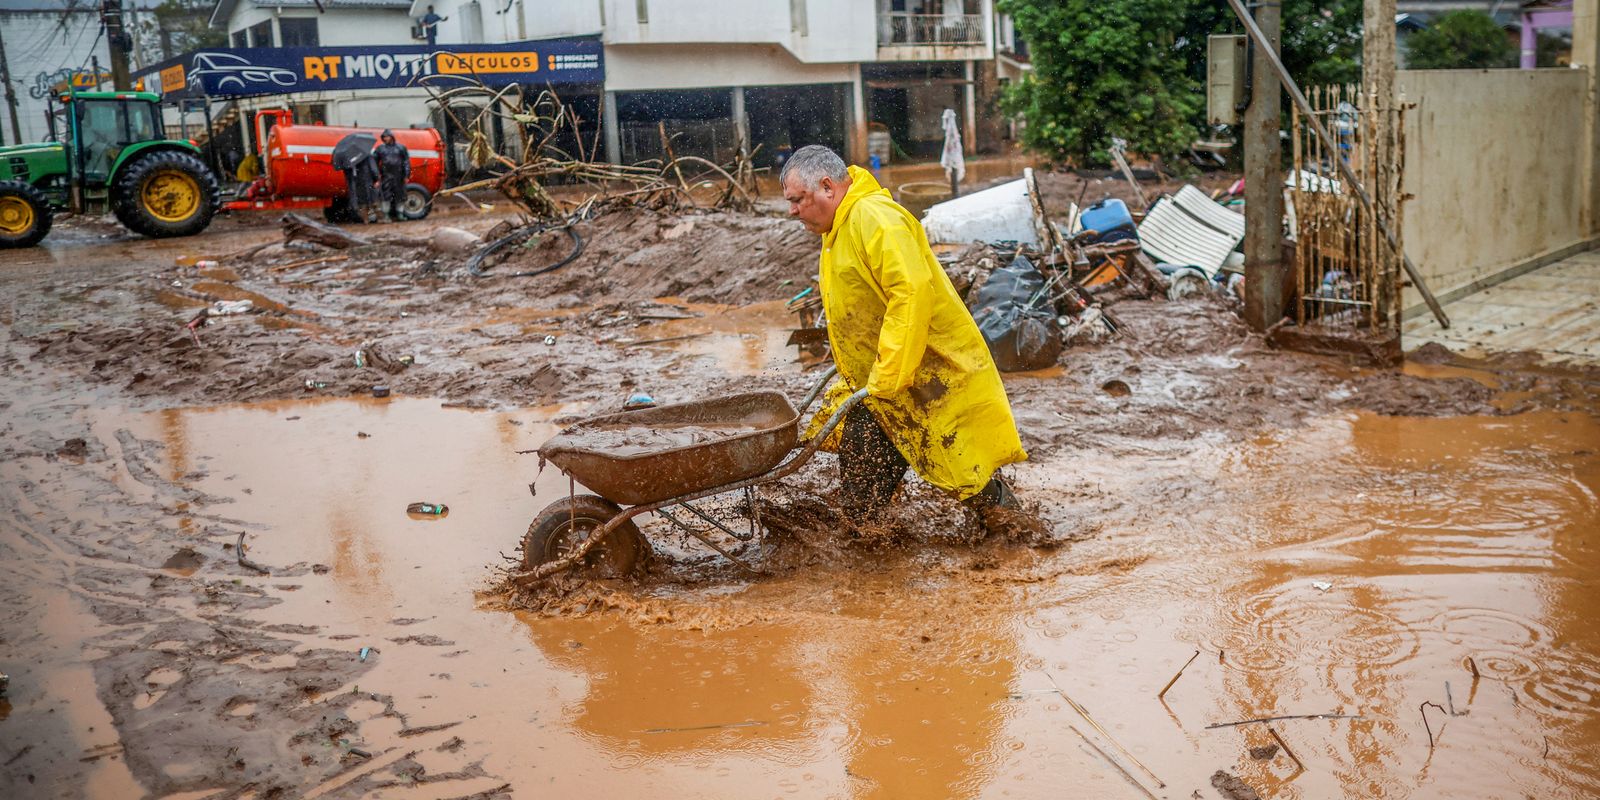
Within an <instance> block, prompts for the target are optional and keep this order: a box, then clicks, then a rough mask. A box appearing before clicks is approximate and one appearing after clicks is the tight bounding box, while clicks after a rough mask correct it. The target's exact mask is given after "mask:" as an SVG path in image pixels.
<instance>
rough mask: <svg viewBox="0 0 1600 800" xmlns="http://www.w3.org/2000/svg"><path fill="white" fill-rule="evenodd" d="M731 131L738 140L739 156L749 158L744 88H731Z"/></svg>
mask: <svg viewBox="0 0 1600 800" xmlns="http://www.w3.org/2000/svg"><path fill="white" fill-rule="evenodd" d="M733 131H734V133H735V134H736V135H737V136H738V138H739V156H740V157H741V158H746V159H748V158H749V157H750V117H749V116H748V115H746V114H745V111H744V87H743V86H735V87H733Z"/></svg>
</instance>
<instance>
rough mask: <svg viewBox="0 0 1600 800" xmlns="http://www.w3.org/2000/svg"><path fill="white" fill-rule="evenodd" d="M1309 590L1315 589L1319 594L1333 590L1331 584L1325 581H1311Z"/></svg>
mask: <svg viewBox="0 0 1600 800" xmlns="http://www.w3.org/2000/svg"><path fill="white" fill-rule="evenodd" d="M1311 588H1313V589H1316V590H1317V591H1319V592H1326V591H1328V590H1329V589H1332V588H1333V584H1331V583H1329V582H1327V581H1312V582H1311Z"/></svg>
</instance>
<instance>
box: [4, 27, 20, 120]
mask: <svg viewBox="0 0 1600 800" xmlns="http://www.w3.org/2000/svg"><path fill="white" fill-rule="evenodd" d="M4 27H5V26H3V25H0V29H3V28H4ZM0 81H3V82H4V83H5V85H6V106H7V107H8V108H10V109H11V143H12V144H22V125H21V124H20V123H18V122H17V89H16V87H15V86H12V85H11V62H9V61H7V60H6V40H5V36H4V31H3V30H0Z"/></svg>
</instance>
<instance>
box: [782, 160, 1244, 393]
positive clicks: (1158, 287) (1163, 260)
mask: <svg viewBox="0 0 1600 800" xmlns="http://www.w3.org/2000/svg"><path fill="white" fill-rule="evenodd" d="M1085 188H1087V185H1085ZM1079 200H1080V201H1081V200H1082V198H1081V197H1080V198H1079ZM1068 212H1069V213H1068V219H1067V221H1066V222H1065V223H1064V224H1062V223H1058V222H1056V221H1054V220H1051V219H1050V218H1049V216H1048V215H1047V214H1046V212H1045V210H1044V206H1043V203H1042V201H1041V192H1040V189H1039V185H1038V182H1037V179H1036V177H1035V175H1034V173H1033V170H1031V169H1029V170H1024V171H1023V176H1022V178H1021V179H1020V180H1015V181H1011V182H1008V183H1003V184H1000V185H998V186H994V187H992V188H989V189H985V190H983V191H979V192H975V193H973V194H970V195H966V196H964V197H960V198H956V199H953V200H949V201H946V202H943V203H939V204H937V205H934V206H932V207H931V208H929V209H928V211H927V213H926V215H925V217H924V219H923V228H924V230H925V231H926V232H927V235H928V240H929V243H930V244H932V245H933V247H934V250H935V252H936V254H937V255H938V257H939V260H940V262H941V264H943V265H944V267H945V272H946V274H948V275H949V276H950V279H951V282H952V283H953V284H954V285H955V287H956V290H957V291H958V292H960V293H961V296H962V298H963V299H964V300H966V302H967V306H968V308H969V309H971V311H972V315H973V318H974V319H976V320H977V322H978V328H979V330H980V331H982V333H983V335H984V338H985V340H986V341H987V342H988V343H989V347H990V351H991V353H993V355H994V357H995V362H996V364H997V365H999V367H1000V369H1001V370H1002V371H1008V372H1011V371H1023V370H1034V369H1041V368H1044V367H1048V366H1050V365H1053V364H1054V363H1055V361H1056V357H1057V356H1058V355H1059V354H1060V352H1061V351H1062V350H1063V349H1064V348H1065V347H1067V346H1071V345H1073V344H1081V343H1089V342H1096V341H1101V340H1105V339H1109V338H1112V337H1116V336H1122V335H1128V334H1129V331H1128V328H1127V326H1126V325H1124V324H1123V323H1122V321H1121V320H1119V319H1118V318H1117V316H1116V314H1115V313H1114V312H1113V311H1112V310H1111V307H1112V306H1113V305H1115V304H1116V303H1117V302H1119V301H1121V300H1126V299H1151V298H1162V297H1164V298H1166V299H1168V300H1172V301H1177V300H1182V299H1184V298H1187V297H1202V296H1211V297H1219V298H1223V299H1226V300H1229V301H1238V300H1240V299H1242V287H1243V281H1244V276H1243V269H1242V265H1243V256H1242V255H1241V254H1239V253H1238V252H1236V249H1237V247H1238V246H1239V243H1240V242H1241V241H1242V240H1243V238H1244V217H1243V215H1241V214H1239V213H1237V212H1235V211H1233V210H1231V209H1230V208H1227V207H1226V206H1224V205H1221V204H1219V203H1217V202H1215V201H1213V199H1212V198H1210V197H1208V196H1207V195H1205V194H1204V193H1203V192H1201V191H1200V190H1198V189H1196V188H1195V187H1193V186H1187V185H1186V186H1183V187H1182V188H1180V189H1179V190H1178V191H1177V192H1176V193H1175V194H1171V195H1163V196H1162V197H1161V198H1160V199H1159V200H1157V201H1156V202H1155V203H1154V204H1152V205H1150V206H1149V208H1148V210H1146V211H1144V212H1143V213H1141V214H1139V215H1138V216H1137V218H1136V215H1135V214H1134V213H1131V212H1130V211H1129V210H1128V207H1127V205H1126V204H1125V203H1124V202H1123V201H1121V200H1117V199H1113V198H1109V197H1108V198H1106V199H1103V200H1101V201H1099V202H1097V203H1095V204H1094V205H1091V206H1089V207H1087V208H1081V209H1080V208H1079V206H1078V203H1076V202H1075V203H1073V204H1071V206H1070V207H1069V209H1068ZM813 324H816V325H825V324H826V321H825V320H820V321H817V322H816V323H813Z"/></svg>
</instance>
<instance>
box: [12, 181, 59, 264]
mask: <svg viewBox="0 0 1600 800" xmlns="http://www.w3.org/2000/svg"><path fill="white" fill-rule="evenodd" d="M49 232H50V202H49V201H48V200H46V199H45V196H44V192H41V191H39V190H38V189H35V188H33V187H32V186H30V185H29V184H26V183H23V182H22V181H0V248H5V247H32V246H34V245H36V244H38V243H39V240H40V239H43V238H44V235H45V234H47V233H49Z"/></svg>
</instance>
